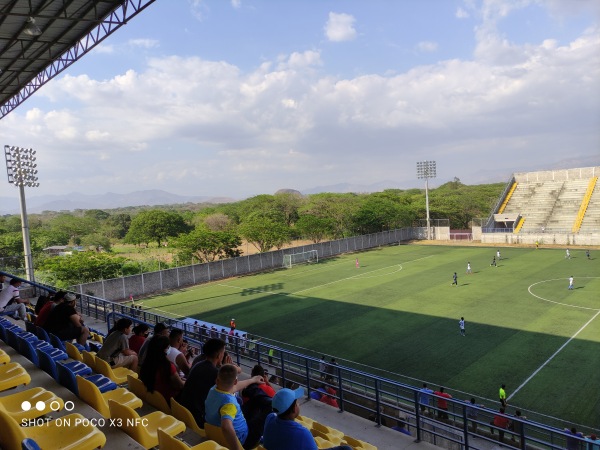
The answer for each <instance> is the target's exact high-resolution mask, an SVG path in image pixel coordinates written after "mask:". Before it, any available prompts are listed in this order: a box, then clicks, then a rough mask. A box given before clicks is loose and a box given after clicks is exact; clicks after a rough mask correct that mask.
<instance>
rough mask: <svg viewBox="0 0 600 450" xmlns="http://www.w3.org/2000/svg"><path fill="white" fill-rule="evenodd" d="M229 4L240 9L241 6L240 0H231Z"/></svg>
mask: <svg viewBox="0 0 600 450" xmlns="http://www.w3.org/2000/svg"><path fill="white" fill-rule="evenodd" d="M231 6H233V8H234V9H240V8H241V7H242V0H231Z"/></svg>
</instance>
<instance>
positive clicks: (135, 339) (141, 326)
mask: <svg viewBox="0 0 600 450" xmlns="http://www.w3.org/2000/svg"><path fill="white" fill-rule="evenodd" d="M149 330H150V327H149V326H148V325H146V324H145V323H138V324H137V325H136V326H135V327H133V334H132V335H131V337H130V338H129V348H130V349H131V350H133V351H134V352H136V353H139V352H140V348H142V344H143V343H144V341H145V340H146V339H147V338H148V335H149V334H150V331H149ZM138 359H139V358H138Z"/></svg>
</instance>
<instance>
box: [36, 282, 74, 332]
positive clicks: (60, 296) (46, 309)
mask: <svg viewBox="0 0 600 450" xmlns="http://www.w3.org/2000/svg"><path fill="white" fill-rule="evenodd" d="M65 295H67V293H66V292H65V291H58V292H56V293H55V294H54V295H53V296H52V297H51V298H50V299H49V301H47V302H46V303H45V304H44V305H43V306H42V307H41V308H40V310H39V312H37V313H36V314H37V318H36V319H35V324H36V326H38V327H42V328H43V329H46V322H48V317H50V312H51V311H52V310H53V309H54V308H56V305H59V304H61V303H63V302H64V300H65ZM36 307H37V305H36Z"/></svg>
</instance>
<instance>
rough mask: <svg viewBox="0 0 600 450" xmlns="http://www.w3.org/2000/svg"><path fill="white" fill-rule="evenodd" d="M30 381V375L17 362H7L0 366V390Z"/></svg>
mask: <svg viewBox="0 0 600 450" xmlns="http://www.w3.org/2000/svg"><path fill="white" fill-rule="evenodd" d="M29 383H31V377H30V376H29V374H28V373H27V371H26V370H25V369H24V368H23V366H22V365H21V364H19V363H15V362H9V363H7V364H3V365H1V366H0V392H2V391H5V390H7V389H12V388H14V387H17V386H20V385H21V384H22V385H27V384H29Z"/></svg>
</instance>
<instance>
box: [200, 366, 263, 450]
mask: <svg viewBox="0 0 600 450" xmlns="http://www.w3.org/2000/svg"><path fill="white" fill-rule="evenodd" d="M237 376H238V368H237V367H236V366H234V365H232V364H224V365H223V366H221V368H220V369H219V373H218V375H217V384H216V385H215V386H213V387H212V388H210V391H208V396H207V397H206V402H205V409H206V413H205V419H206V423H209V424H211V425H214V426H216V427H221V430H222V431H223V435H224V436H225V439H226V441H227V443H228V445H227V448H229V449H234V450H241V447H240V445H239V442H241V443H242V445H243V448H244V449H246V450H247V449H251V448H254V447H256V445H257V444H258V440H256V441H255V442H250V440H249V439H248V436H249V434H252V435H254V436H256V435H258V437H259V439H260V434H261V431H260V430H258V432H257V433H256V432H252V433H249V429H248V423H247V422H246V419H245V418H244V415H243V414H242V408H241V407H240V404H239V403H238V401H237V398H236V397H235V395H234V394H235V393H236V392H238V391H240V390H242V389H244V388H246V387H247V386H249V385H250V384H253V383H262V382H263V380H262V378H261V377H258V376H257V377H253V378H250V379H248V380H244V381H241V382H238V378H237ZM238 439H239V442H238Z"/></svg>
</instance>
